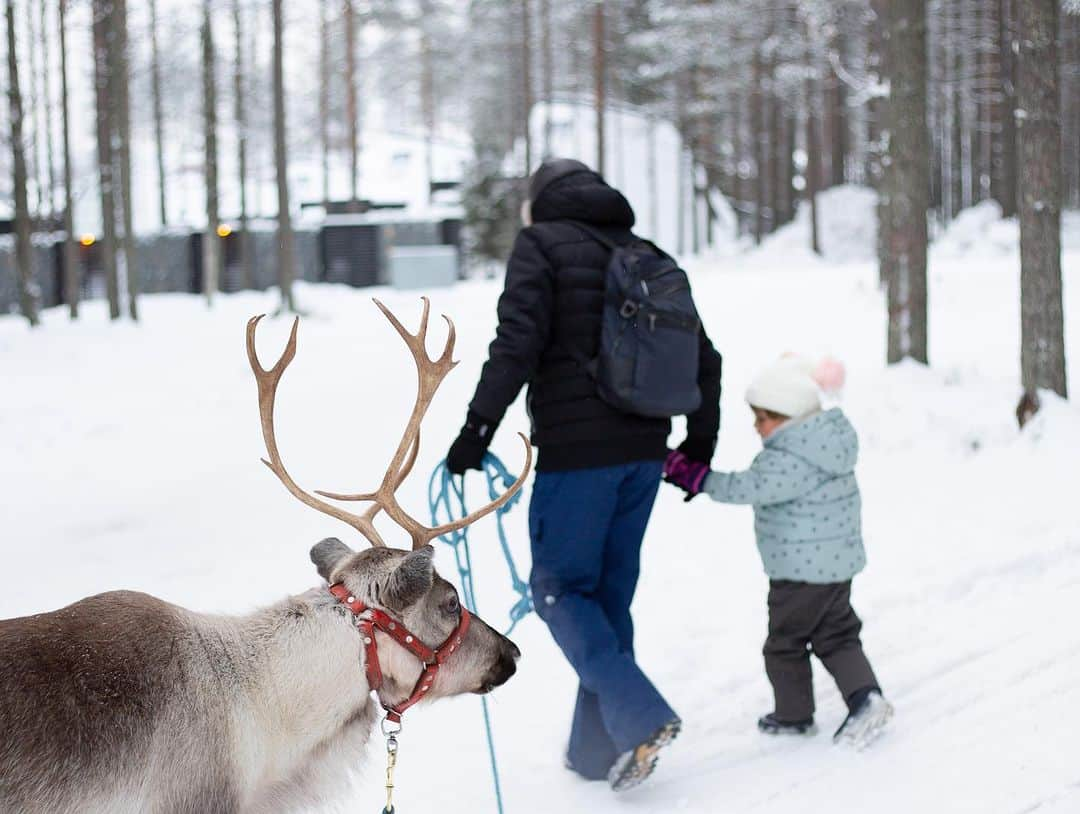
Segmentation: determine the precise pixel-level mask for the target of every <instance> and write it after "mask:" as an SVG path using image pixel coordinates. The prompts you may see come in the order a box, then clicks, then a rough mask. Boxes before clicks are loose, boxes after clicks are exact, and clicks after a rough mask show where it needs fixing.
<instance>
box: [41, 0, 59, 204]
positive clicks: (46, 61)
mask: <svg viewBox="0 0 1080 814" xmlns="http://www.w3.org/2000/svg"><path fill="white" fill-rule="evenodd" d="M39 4H40V9H39V10H40V13H41V59H42V65H43V70H42V77H41V87H42V93H43V94H44V96H45V162H46V165H47V167H48V173H49V174H48V178H49V188H48V191H47V194H46V201H47V207H46V211H47V212H48V213H49V214H50V215H51V214H53V213H54V212H55V211H56V208H55V205H54V203H55V197H56V156H55V154H54V153H53V98H52V56H51V52H50V50H49V40H50V39H51V38H50V37H49V28H48V15H47V13H46V10H47V9H48V5H47V4H46V2H45V0H39Z"/></svg>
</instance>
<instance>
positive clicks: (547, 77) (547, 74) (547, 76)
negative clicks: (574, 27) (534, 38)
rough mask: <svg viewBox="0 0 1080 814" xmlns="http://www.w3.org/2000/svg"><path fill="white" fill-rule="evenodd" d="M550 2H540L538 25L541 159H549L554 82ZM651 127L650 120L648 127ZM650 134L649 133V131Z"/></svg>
mask: <svg viewBox="0 0 1080 814" xmlns="http://www.w3.org/2000/svg"><path fill="white" fill-rule="evenodd" d="M551 2H552V0H540V24H541V25H542V26H543V30H542V33H541V37H540V47H541V50H542V51H543V60H544V61H543V65H542V67H541V70H542V72H543V86H544V91H543V92H544V155H543V158H550V157H551V135H552V121H551V105H552V103H553V102H554V93H553V90H552V85H553V82H554V73H555V70H554V66H553V63H554V55H553V53H552V50H551ZM651 126H652V124H651V120H650V127H651ZM650 132H651V131H650Z"/></svg>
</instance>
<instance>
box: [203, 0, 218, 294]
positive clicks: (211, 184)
mask: <svg viewBox="0 0 1080 814" xmlns="http://www.w3.org/2000/svg"><path fill="white" fill-rule="evenodd" d="M202 79H203V150H204V153H203V155H204V159H203V161H204V167H203V169H204V177H205V181H206V233H205V234H204V236H203V242H202V258H203V263H202V265H203V270H202V271H203V280H202V283H203V293H204V294H205V295H206V304H207V305H212V304H213V301H214V292H216V291H217V290H218V278H219V272H220V265H221V264H220V260H219V257H220V254H221V252H220V251H219V248H220V245H219V241H220V238H218V233H217V231H218V226H219V224H220V215H219V213H218V165H217V80H216V78H215V75H214V32H213V28H212V27H211V25H210V0H203V19H202Z"/></svg>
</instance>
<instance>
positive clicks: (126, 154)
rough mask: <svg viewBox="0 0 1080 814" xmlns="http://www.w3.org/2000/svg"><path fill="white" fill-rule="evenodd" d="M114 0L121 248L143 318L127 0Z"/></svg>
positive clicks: (131, 310)
mask: <svg viewBox="0 0 1080 814" xmlns="http://www.w3.org/2000/svg"><path fill="white" fill-rule="evenodd" d="M112 2H113V36H114V38H115V39H114V42H113V45H114V47H113V51H112V70H111V71H110V72H109V83H110V85H111V86H112V98H113V109H114V110H115V113H116V136H115V138H116V163H117V165H118V169H119V172H120V195H119V198H118V200H117V203H118V204H119V208H120V218H121V221H120V223H121V227H122V228H123V230H124V232H123V238H122V241H121V243H120V248H121V250H122V252H123V258H124V276H125V278H126V279H127V295H128V314H129V315H130V316H131V318H132V319H133V320H138V318H139V304H138V297H139V269H138V266H137V264H136V262H135V230H134V228H133V217H132V211H131V202H132V198H131V103H130V94H129V91H128V45H127V39H128V37H127V0H112Z"/></svg>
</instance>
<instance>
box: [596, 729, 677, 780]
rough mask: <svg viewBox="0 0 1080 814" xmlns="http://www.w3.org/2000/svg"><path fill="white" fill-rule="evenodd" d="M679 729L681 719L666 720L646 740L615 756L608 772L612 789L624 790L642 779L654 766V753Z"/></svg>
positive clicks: (655, 758) (665, 744) (670, 740)
mask: <svg viewBox="0 0 1080 814" xmlns="http://www.w3.org/2000/svg"><path fill="white" fill-rule="evenodd" d="M681 729H682V721H680V720H679V719H678V718H675V719H674V720H671V721H668V722H667V723H666V724H664V725H663V726H662V727H660V728H659V729H657V730H656V731H655V732H654V733H653V734H652V735H651V736H650V737H649V738H648V739H647V740H645V741H643V742H642V743H639V744H638V745H637V746H635V747H634V748H633V749H631V750H630V751H628V752H623V753H622V754H621V755H619V756H618V757H617V758H615V763H614V764H613V765H612V767H611V770H610V771H609V772H608V783H610V784H611V788H612V789H613V790H614V791H626V790H627V789H632V788H633V787H634V786H637V785H638V784H640V783H641V782H642V781H644V780H645V779H646V778H647V777H648V776H649V775H651V774H652V773H653V770H654V769H655V768H656V761H657V754H656V753H657V752H659V751H660V750H661V749H662V748H663V747H665V746H667V745H668V744H669V743H671V742H672V741H673V740H675V738H676V736H678V734H679V732H680V730H681Z"/></svg>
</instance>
